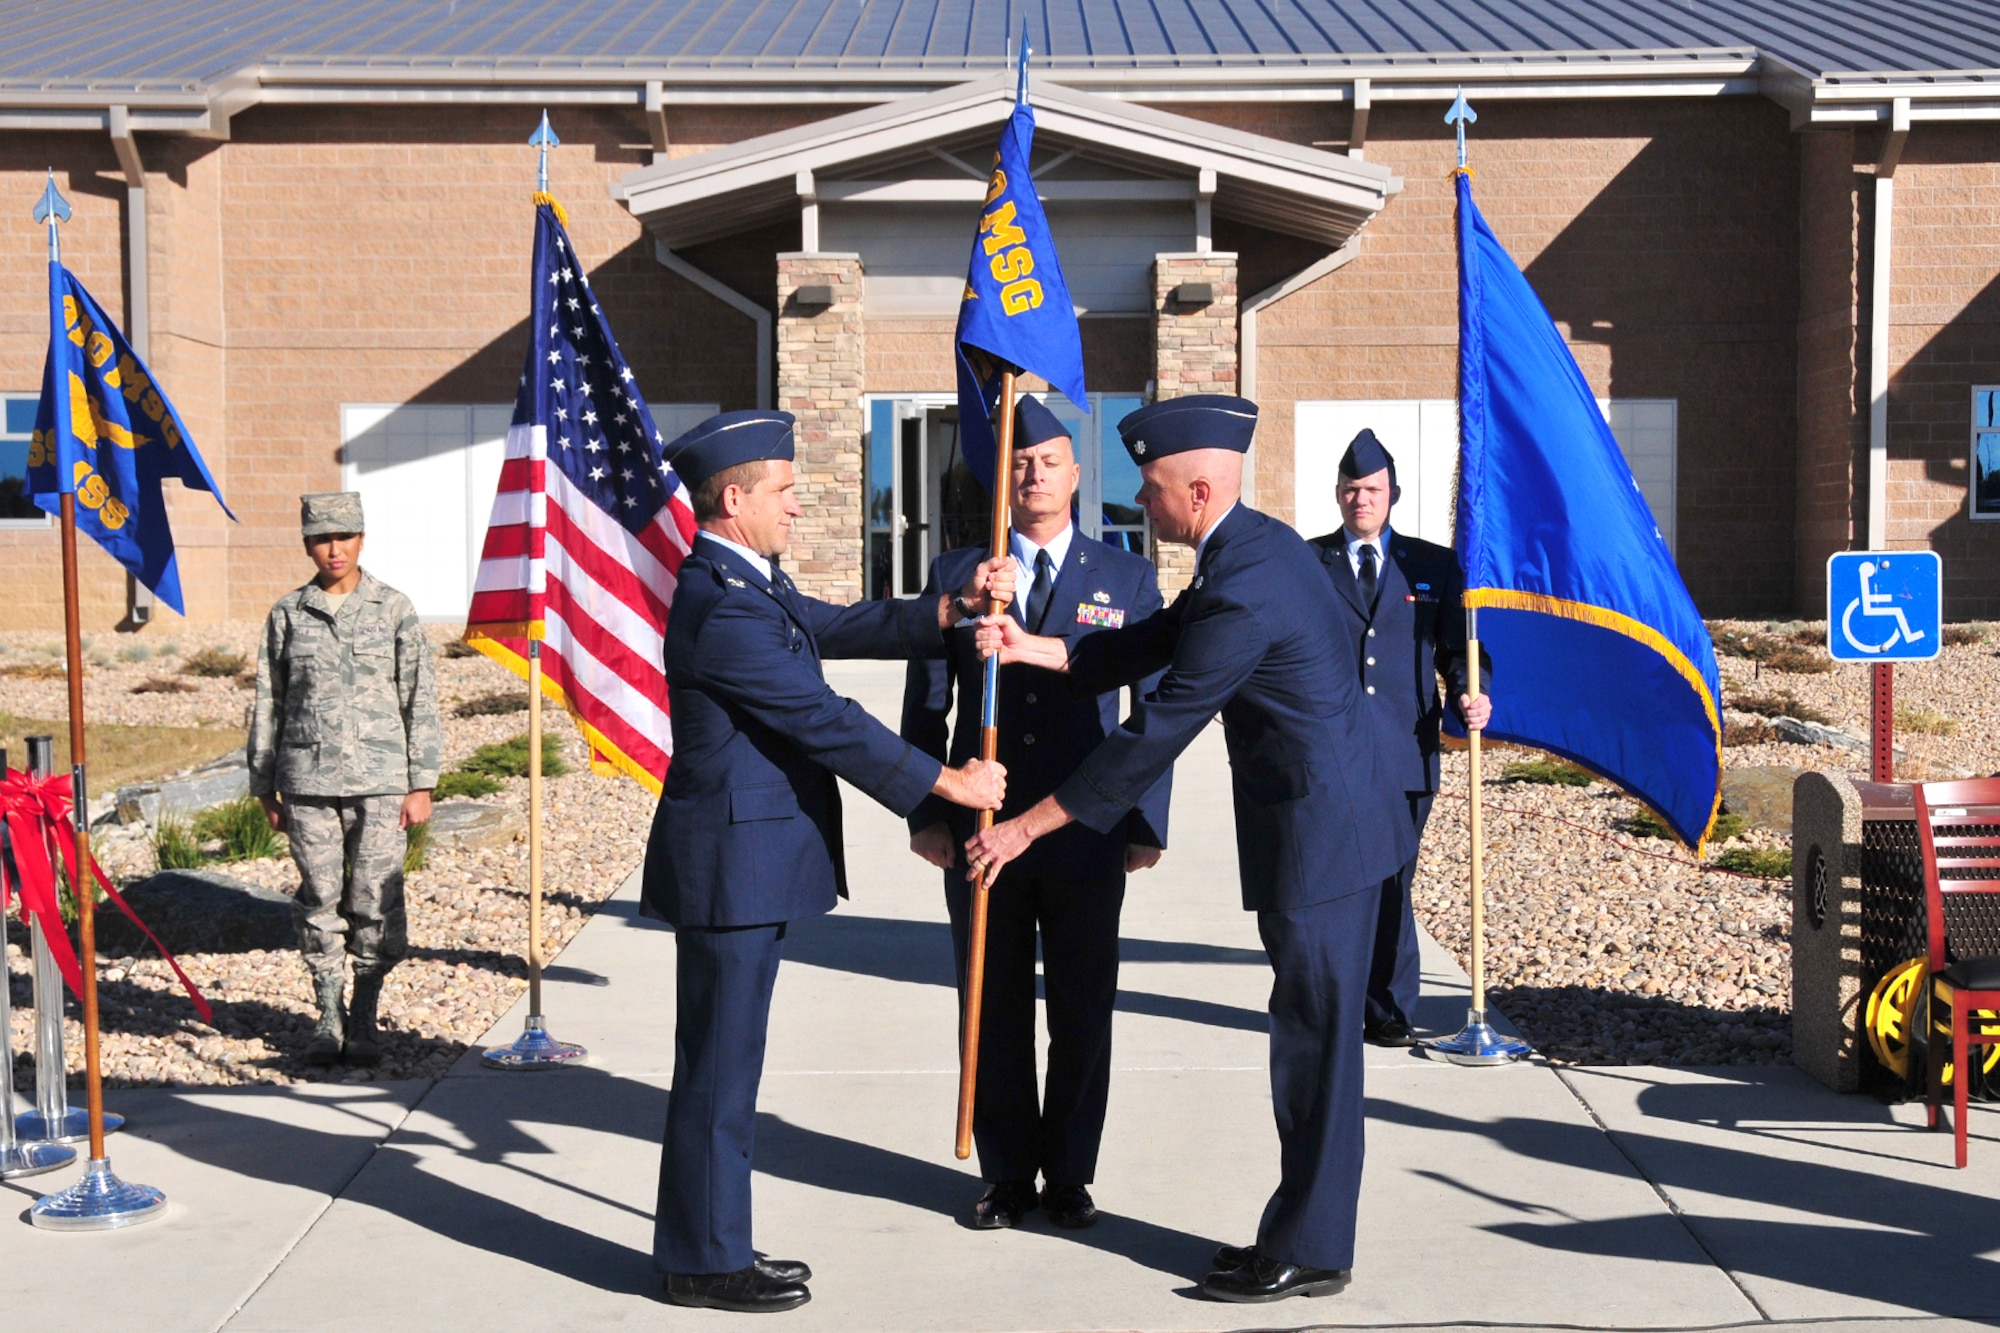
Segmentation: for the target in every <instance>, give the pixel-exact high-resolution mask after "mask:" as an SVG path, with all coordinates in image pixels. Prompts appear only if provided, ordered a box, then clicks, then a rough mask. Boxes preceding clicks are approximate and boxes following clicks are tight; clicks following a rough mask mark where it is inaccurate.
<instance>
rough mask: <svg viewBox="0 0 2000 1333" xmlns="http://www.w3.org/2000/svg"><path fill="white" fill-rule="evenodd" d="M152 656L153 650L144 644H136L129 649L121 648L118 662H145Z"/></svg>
mask: <svg viewBox="0 0 2000 1333" xmlns="http://www.w3.org/2000/svg"><path fill="white" fill-rule="evenodd" d="M152 655H153V650H152V648H151V647H150V646H149V645H147V644H143V643H135V644H133V645H131V646H130V647H128V648H120V649H119V650H118V660H119V661H121V662H144V661H146V660H148V659H150V658H151V657H152Z"/></svg>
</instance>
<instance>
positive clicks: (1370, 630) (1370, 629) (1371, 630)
mask: <svg viewBox="0 0 2000 1333" xmlns="http://www.w3.org/2000/svg"><path fill="white" fill-rule="evenodd" d="M1368 637H1369V638H1371V639H1372V638H1374V637H1375V627H1374V626H1373V625H1370V626H1369V627H1368Z"/></svg>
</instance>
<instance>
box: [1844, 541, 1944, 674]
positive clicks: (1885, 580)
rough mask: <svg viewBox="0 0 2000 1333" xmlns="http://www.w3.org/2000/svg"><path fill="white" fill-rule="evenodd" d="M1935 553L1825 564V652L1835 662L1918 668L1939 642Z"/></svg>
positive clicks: (1861, 555)
mask: <svg viewBox="0 0 2000 1333" xmlns="http://www.w3.org/2000/svg"><path fill="white" fill-rule="evenodd" d="M1943 584H1944V562H1943V561H1942V560H1941V559H1939V558H1938V554H1937V552H1935V551H1842V552H1840V553H1838V554H1836V555H1834V556H1833V557H1831V558H1830V559H1829V560H1828V561H1827V562H1826V648H1827V651H1828V652H1829V653H1831V654H1832V655H1833V657H1834V660H1835V661H1839V662H1919V661H1927V660H1929V659H1931V658H1934V657H1936V656H1937V655H1938V652H1939V650H1940V649H1941V648H1942V647H1943V639H1944V598H1943Z"/></svg>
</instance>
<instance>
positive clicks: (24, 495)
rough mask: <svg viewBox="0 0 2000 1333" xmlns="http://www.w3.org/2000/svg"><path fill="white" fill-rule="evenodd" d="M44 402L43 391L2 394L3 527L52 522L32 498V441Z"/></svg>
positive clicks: (0, 523) (0, 488)
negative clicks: (37, 418)
mask: <svg viewBox="0 0 2000 1333" xmlns="http://www.w3.org/2000/svg"><path fill="white" fill-rule="evenodd" d="M40 405H41V395H40V394H33V393H6V394H0V528H46V527H47V526H48V525H49V516H48V515H47V514H45V513H43V512H42V511H41V510H40V509H38V508H36V507H35V502H34V501H33V500H31V499H29V498H28V441H29V438H30V437H31V436H32V435H33V434H34V431H35V411H36V409H37V408H38V407H39V406H40Z"/></svg>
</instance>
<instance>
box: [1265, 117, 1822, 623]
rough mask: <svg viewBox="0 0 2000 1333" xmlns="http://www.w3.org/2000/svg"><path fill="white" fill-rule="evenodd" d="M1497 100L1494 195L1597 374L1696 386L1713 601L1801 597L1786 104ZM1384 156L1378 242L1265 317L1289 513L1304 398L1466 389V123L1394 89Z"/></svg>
mask: <svg viewBox="0 0 2000 1333" xmlns="http://www.w3.org/2000/svg"><path fill="white" fill-rule="evenodd" d="M1479 110H1480V119H1479V124H1478V126H1477V127H1476V128H1475V130H1474V132H1473V137H1472V161H1473V164H1474V167H1475V169H1476V170H1477V172H1478V175H1477V177H1476V179H1475V188H1476V190H1477V194H1478V198H1479V202H1480V208H1481V210H1482V211H1483V212H1484V213H1485V214H1486V217H1487V220H1488V221H1489V222H1490V223H1491V224H1492V226H1493V228H1494V230H1495V232H1496V233H1497V234H1498V235H1499V237H1500V239H1501V240H1502V242H1504V243H1505V244H1506V246H1507V247H1508V249H1509V251H1510V252H1511V253H1512V254H1513V256H1514V258H1515V260H1516V261H1517V262H1518V263H1520V264H1521V265H1522V267H1523V268H1524V269H1525V270H1526V272H1527V275H1528V277H1529V280H1530V281H1531V282H1532V283H1534V285H1535V287H1536V289H1537V290H1538V291H1539V292H1540V294H1541V295H1542V298H1543V300H1544V302H1545V303H1546V304H1547V305H1548V306H1549V308H1550V313H1551V314H1552V316H1553V317H1554V318H1555V319H1556V321H1557V323H1558V325H1559V327H1561V328H1562V329H1563V331H1564V333H1565V335H1566V336H1568V337H1569V339H1570V345H1571V348H1572V350H1573V351H1574V352H1575V354H1576V357H1577V360H1578V363H1579V364H1580V366H1581V367H1582V369H1583V372H1584V374H1585V376H1586V377H1587V378H1588V379H1589V381H1590V383H1591V386H1592V388H1593V389H1594V390H1595V391H1596V392H1597V393H1598V394H1600V395H1602V396H1606V397H1613V396H1615V397H1620V398H1674V399H1677V400H1678V401H1679V404H1680V496H1679V506H1678V512H1679V556H1680V564H1681V570H1682V573H1683V574H1684V576H1685V577H1686V578H1687V580H1688V584H1689V586H1690V588H1691V589H1692V590H1693V592H1694V594H1695V597H1696V599H1697V601H1698V602H1699V603H1700V604H1701V606H1702V608H1703V610H1704V611H1705V612H1706V613H1708V614H1710V615H1724V614H1756V613H1762V612H1777V611H1783V610H1787V609H1788V608H1789V607H1790V606H1791V605H1792V602H1793V594H1792V577H1793V566H1794V560H1795V555H1794V549H1793V537H1792V532H1793V520H1792V509H1793V494H1792V492H1793V477H1794V472H1795V469H1794V439H1795V435H1796V425H1795V419H1794V418H1795V412H1796V403H1797V393H1796V379H1797V373H1798V367H1797V353H1796V346H1795V345H1796V341H1797V327H1796V326H1797V314H1798V306H1797V289H1798V273H1799V260H1798V243H1799V242H1798V211H1797V190H1798V178H1799V168H1798V166H1797V164H1796V163H1795V162H1794V161H1793V156H1794V154H1795V153H1796V152H1797V148H1796V146H1795V143H1794V137H1795V136H1793V135H1792V134H1791V132H1790V130H1789V128H1788V126H1787V123H1786V118H1785V114H1784V112H1783V111H1781V110H1780V109H1779V108H1777V107H1776V106H1774V105H1772V104H1771V103H1769V102H1766V101H1763V100H1762V99H1758V98H1747V97H1746V98H1725V99H1718V100H1714V101H1705V100H1704V101H1693V100H1690V101H1686V102H1681V101H1671V100H1664V99H1663V100H1660V101H1652V102H1645V103H1639V102H1591V103H1528V102H1502V101H1495V102H1490V103H1488V104H1486V105H1484V106H1481V107H1480V109H1479ZM1331 119H1332V117H1331V115H1330V114H1329V120H1331ZM1319 137H1323V138H1327V137H1337V134H1335V133H1328V134H1322V135H1320V136H1319ZM1367 155H1368V160H1369V161H1370V162H1375V163H1379V164H1381V165H1384V166H1387V167H1389V168H1391V169H1392V170H1394V171H1396V172H1397V173H1398V174H1399V175H1401V176H1402V177H1403V180H1404V188H1403V191H1402V193H1401V194H1399V195H1396V196H1395V197H1393V198H1392V199H1390V201H1389V203H1388V206H1387V207H1386V208H1384V209H1383V211H1382V212H1381V213H1380V214H1379V215H1378V216H1377V217H1376V218H1375V219H1374V221H1372V222H1371V223H1369V225H1368V228H1367V230H1366V231H1365V232H1364V233H1363V239H1362V243H1361V253H1360V256H1359V257H1358V258H1357V259H1356V260H1355V261H1354V262H1352V263H1350V264H1348V265H1346V266H1345V267H1344V268H1341V269H1340V270H1338V271H1336V272H1334V273H1332V274H1329V275H1328V276H1327V277H1325V278H1323V279H1321V280H1320V281H1319V282H1317V283H1314V284H1312V285H1311V286H1309V287H1307V288H1305V289H1303V290H1301V291H1299V292H1297V293H1294V294H1293V295H1292V296H1290V297H1287V298H1286V299H1285V300H1283V301H1279V302H1277V303H1275V304H1274V305H1272V306H1271V307H1269V308H1268V309H1267V310H1265V311H1264V313H1263V314H1262V315H1260V316H1259V322H1258V368H1257V377H1258V398H1259V404H1260V406H1261V407H1262V409H1263V420H1264V424H1263V426H1262V428H1261V429H1260V431H1259V437H1260V447H1259V450H1258V454H1259V456H1258V460H1257V467H1258V472H1257V482H1258V487H1257V496H1258V503H1259V507H1260V508H1264V509H1267V510H1269V511H1270V512H1272V513H1274V514H1277V515H1279V516H1281V517H1286V518H1290V517H1291V514H1292V512H1293V511H1292V509H1291V505H1290V500H1291V495H1292V484H1293V478H1292V459H1291V453H1292V437H1291V416H1292V413H1291V404H1292V402H1294V401H1296V400H1299V399H1323V398H1450V397H1452V396H1454V394H1455V393H1456V385H1457V339H1458V331H1457V317H1458V315H1457V282H1458V277H1457V265H1456V260H1455V255H1454V250H1453V217H1452V214H1453V203H1452V187H1451V182H1450V179H1449V175H1448V173H1449V171H1450V169H1451V166H1452V164H1453V161H1454V158H1453V148H1452V135H1451V130H1450V127H1449V126H1447V125H1445V124H1444V123H1443V121H1442V119H1441V118H1440V117H1439V116H1438V115H1436V114H1435V113H1434V108H1431V107H1429V106H1421V107H1418V106H1402V105H1397V104H1393V103H1391V104H1387V105H1378V106H1377V107H1376V108H1375V110H1374V112H1373V114H1372V117H1371V120H1370V125H1369V139H1368V146H1367Z"/></svg>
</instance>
